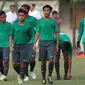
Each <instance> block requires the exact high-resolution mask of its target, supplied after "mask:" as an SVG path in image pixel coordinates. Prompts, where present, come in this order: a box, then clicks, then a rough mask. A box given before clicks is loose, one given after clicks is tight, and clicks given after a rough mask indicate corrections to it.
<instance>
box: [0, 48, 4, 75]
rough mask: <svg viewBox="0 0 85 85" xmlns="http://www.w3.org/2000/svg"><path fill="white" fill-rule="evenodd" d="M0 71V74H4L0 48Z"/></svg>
mask: <svg viewBox="0 0 85 85" xmlns="http://www.w3.org/2000/svg"><path fill="white" fill-rule="evenodd" d="M0 72H1V75H3V74H4V67H3V54H2V51H1V49H0Z"/></svg>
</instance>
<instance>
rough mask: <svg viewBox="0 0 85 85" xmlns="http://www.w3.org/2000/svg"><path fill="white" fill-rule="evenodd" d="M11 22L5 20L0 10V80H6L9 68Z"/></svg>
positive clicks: (3, 13)
mask: <svg viewBox="0 0 85 85" xmlns="http://www.w3.org/2000/svg"><path fill="white" fill-rule="evenodd" d="M11 27H12V25H11V23H8V22H6V13H5V12H4V11H0V71H1V73H2V75H1V77H0V80H4V81H7V74H8V70H9V54H10V42H9V39H10V32H11Z"/></svg>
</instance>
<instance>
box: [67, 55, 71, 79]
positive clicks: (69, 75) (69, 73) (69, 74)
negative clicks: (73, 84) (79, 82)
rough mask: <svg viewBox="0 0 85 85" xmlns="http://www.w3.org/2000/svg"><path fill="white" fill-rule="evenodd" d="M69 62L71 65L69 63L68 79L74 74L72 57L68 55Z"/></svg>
mask: <svg viewBox="0 0 85 85" xmlns="http://www.w3.org/2000/svg"><path fill="white" fill-rule="evenodd" d="M68 62H69V65H68V67H69V68H68V79H69V80H70V79H71V78H72V74H71V67H72V58H71V57H70V56H69V57H68Z"/></svg>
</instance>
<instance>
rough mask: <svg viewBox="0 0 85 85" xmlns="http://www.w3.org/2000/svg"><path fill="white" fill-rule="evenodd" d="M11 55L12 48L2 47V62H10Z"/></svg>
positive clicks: (0, 52)
mask: <svg viewBox="0 0 85 85" xmlns="http://www.w3.org/2000/svg"><path fill="white" fill-rule="evenodd" d="M9 54H10V48H9V47H7V48H2V47H0V60H8V61H9Z"/></svg>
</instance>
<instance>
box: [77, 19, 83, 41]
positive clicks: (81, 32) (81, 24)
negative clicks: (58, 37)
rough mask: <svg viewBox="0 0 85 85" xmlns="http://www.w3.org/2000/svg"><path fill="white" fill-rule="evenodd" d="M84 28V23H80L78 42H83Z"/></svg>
mask: <svg viewBox="0 0 85 85" xmlns="http://www.w3.org/2000/svg"><path fill="white" fill-rule="evenodd" d="M83 27H84V21H83V20H82V21H80V25H79V29H78V39H77V41H79V42H80V41H81V38H82V34H83Z"/></svg>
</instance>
